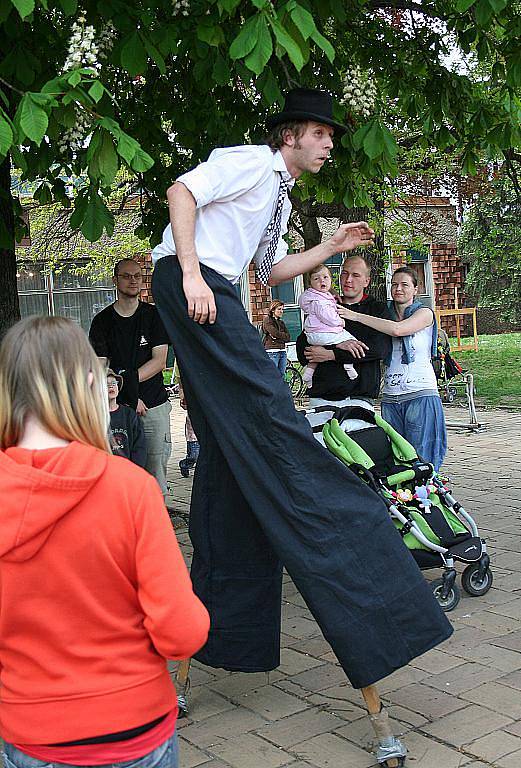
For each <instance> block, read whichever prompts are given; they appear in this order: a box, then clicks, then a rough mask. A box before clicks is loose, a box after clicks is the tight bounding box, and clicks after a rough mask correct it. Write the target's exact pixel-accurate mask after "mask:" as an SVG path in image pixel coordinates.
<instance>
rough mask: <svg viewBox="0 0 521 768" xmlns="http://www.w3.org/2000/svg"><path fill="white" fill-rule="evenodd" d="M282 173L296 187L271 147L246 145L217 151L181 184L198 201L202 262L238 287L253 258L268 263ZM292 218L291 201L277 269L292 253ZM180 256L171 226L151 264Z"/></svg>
mask: <svg viewBox="0 0 521 768" xmlns="http://www.w3.org/2000/svg"><path fill="white" fill-rule="evenodd" d="M278 172H280V173H282V175H283V177H284V179H286V180H287V182H288V187H289V188H291V187H292V186H293V184H294V182H295V180H294V179H293V178H292V177H291V176H290V174H289V172H288V169H287V168H286V164H285V162H284V158H283V157H282V155H281V153H280V152H279V151H277V152H275V153H273V152H272V150H271V149H270V148H269V147H268V146H266V145H263V146H241V147H227V148H224V149H214V151H213V152H212V153H211V155H210V157H209V158H208V160H207V161H206V162H205V163H201V164H200V165H198V166H197V167H196V168H194V169H193V170H191V171H188V173H184V174H183V175H182V176H179V178H178V179H177V181H179V182H181V183H182V184H184V185H185V187H186V188H187V189H189V190H190V192H191V193H192V195H193V197H194V199H195V202H196V206H197V209H196V213H195V250H196V253H197V256H198V258H199V261H200V262H201V264H205V265H206V266H208V267H211V268H212V269H214V270H215V271H216V272H218V273H219V274H220V275H223V277H225V278H226V279H227V280H230V281H231V282H232V283H236V282H238V280H239V278H240V276H241V274H242V273H243V272H244V270H245V269H247V267H248V265H249V263H250V261H251V260H252V258H254V259H255V262H256V264H257V265H259V264H260V263H261V262H262V259H263V258H264V254H265V252H266V249H267V247H268V243H269V240H270V239H269V237H266V228H267V227H268V224H269V223H270V221H271V220H272V218H273V214H274V212H275V207H276V204H277V196H278V191H279V184H280V177H279V173H278ZM290 213H291V203H290V201H289V198H288V197H287V196H286V198H285V200H284V206H283V209H282V225H281V236H280V240H279V244H278V246H277V251H276V253H275V259H274V262H273V263H274V264H276V263H277V262H279V261H281V259H283V258H284V257H285V256H286V254H287V252H288V246H287V244H286V243H285V241H284V240H283V239H282V235H284V234H285V233H286V232H287V231H288V219H289V215H290ZM175 253H176V247H175V241H174V237H173V234H172V227H171V226H170V224H169V225H168V226H167V227H166V229H165V231H164V232H163V242H162V243H160V244H159V245H157V246H156V247H155V248H154V250H153V251H152V259H153V261H154V263H155V262H156V261H157V260H158V259H160V258H161V257H162V256H168V255H171V254H175Z"/></svg>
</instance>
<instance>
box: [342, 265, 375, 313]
mask: <svg viewBox="0 0 521 768" xmlns="http://www.w3.org/2000/svg"><path fill="white" fill-rule="evenodd" d="M369 279H370V278H369V270H368V269H367V265H366V263H365V261H364V260H363V259H359V258H357V257H356V256H355V257H353V258H352V259H346V260H345V261H344V263H343V264H342V271H341V272H340V288H341V289H342V296H343V298H344V299H346V300H347V303H348V304H356V303H357V302H358V301H361V299H362V296H363V295H364V291H365V289H366V288H367V286H368V285H369Z"/></svg>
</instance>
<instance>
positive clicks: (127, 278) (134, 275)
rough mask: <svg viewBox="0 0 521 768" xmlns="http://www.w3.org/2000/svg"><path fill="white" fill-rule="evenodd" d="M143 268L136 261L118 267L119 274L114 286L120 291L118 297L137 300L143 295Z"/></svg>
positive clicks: (126, 262)
mask: <svg viewBox="0 0 521 768" xmlns="http://www.w3.org/2000/svg"><path fill="white" fill-rule="evenodd" d="M142 279H143V278H142V275H141V267H140V266H139V264H136V262H135V261H124V262H123V263H122V264H120V265H119V267H118V274H117V275H115V276H114V278H113V281H114V285H115V286H116V288H117V289H118V296H126V297H128V298H136V296H139V294H140V293H141V282H142Z"/></svg>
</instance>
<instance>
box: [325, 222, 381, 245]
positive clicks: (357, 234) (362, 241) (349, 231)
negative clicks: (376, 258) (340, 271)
mask: <svg viewBox="0 0 521 768" xmlns="http://www.w3.org/2000/svg"><path fill="white" fill-rule="evenodd" d="M329 243H330V245H331V246H333V248H334V249H335V253H341V252H342V251H352V250H353V248H358V246H359V245H374V230H373V229H371V227H370V226H369V224H368V223H367V222H366V221H356V222H353V223H351V224H341V225H340V226H339V227H338V229H337V231H336V232H335V234H334V235H333V237H331V238H330V239H329Z"/></svg>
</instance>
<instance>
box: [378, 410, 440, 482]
mask: <svg viewBox="0 0 521 768" xmlns="http://www.w3.org/2000/svg"><path fill="white" fill-rule="evenodd" d="M382 417H383V418H384V419H385V420H386V421H387V422H389V424H390V425H391V427H394V428H395V430H396V431H397V432H399V433H400V435H402V436H403V437H405V439H406V440H408V441H409V442H410V443H411V445H412V446H413V448H415V450H416V453H417V454H418V456H419V457H420V459H423V461H428V462H429V463H430V464H432V465H433V466H434V469H435V470H436V471H438V470H439V468H440V467H441V465H442V463H443V459H444V458H445V454H446V453H447V428H446V426H445V415H444V413H443V406H442V404H441V400H440V398H439V397H437V396H436V395H428V396H426V397H415V398H414V400H407V401H406V402H404V403H382Z"/></svg>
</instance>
